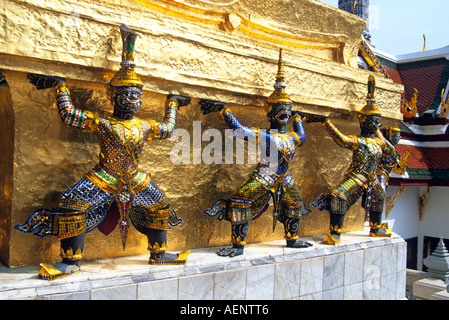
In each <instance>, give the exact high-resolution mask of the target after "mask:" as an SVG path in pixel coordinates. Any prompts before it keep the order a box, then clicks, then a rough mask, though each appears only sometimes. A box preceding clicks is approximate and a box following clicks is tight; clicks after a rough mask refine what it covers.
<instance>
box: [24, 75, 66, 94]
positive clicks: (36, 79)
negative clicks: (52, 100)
mask: <svg viewBox="0 0 449 320" xmlns="http://www.w3.org/2000/svg"><path fill="white" fill-rule="evenodd" d="M27 78H28V80H29V81H30V83H31V84H33V85H35V86H36V88H37V90H42V89H48V88H52V87H56V86H57V85H58V84H61V83H65V79H64V78H61V77H52V76H44V75H42V74H34V73H29V74H28V75H27Z"/></svg>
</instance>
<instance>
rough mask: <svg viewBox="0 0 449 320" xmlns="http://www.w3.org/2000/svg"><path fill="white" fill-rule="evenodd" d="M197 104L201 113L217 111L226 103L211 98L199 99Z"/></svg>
mask: <svg viewBox="0 0 449 320" xmlns="http://www.w3.org/2000/svg"><path fill="white" fill-rule="evenodd" d="M199 104H200V106H201V111H202V112H203V114H208V113H212V112H218V111H221V110H223V108H225V107H226V103H224V102H219V101H213V100H200V102H199Z"/></svg>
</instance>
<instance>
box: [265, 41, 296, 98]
mask: <svg viewBox="0 0 449 320" xmlns="http://www.w3.org/2000/svg"><path fill="white" fill-rule="evenodd" d="M285 87H286V84H285V73H284V61H283V58H282V49H279V61H278V71H277V74H276V82H275V83H274V92H273V93H272V94H271V95H270V96H269V97H268V103H292V100H291V99H290V97H289V96H288V94H287V93H286V92H285Z"/></svg>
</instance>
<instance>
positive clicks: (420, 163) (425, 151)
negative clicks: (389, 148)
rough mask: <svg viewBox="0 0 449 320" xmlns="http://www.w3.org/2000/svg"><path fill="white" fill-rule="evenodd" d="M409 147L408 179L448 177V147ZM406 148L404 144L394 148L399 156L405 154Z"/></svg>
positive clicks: (434, 179)
mask: <svg viewBox="0 0 449 320" xmlns="http://www.w3.org/2000/svg"><path fill="white" fill-rule="evenodd" d="M409 147H410V156H409V158H408V161H407V173H408V176H409V178H408V179H412V180H417V179H424V180H433V181H436V180H447V179H449V147H448V148H425V147H416V146H409ZM407 149H408V146H406V145H398V146H396V150H397V151H398V153H399V154H400V155H401V156H404V155H405V154H406V152H407ZM405 180H407V179H405ZM448 182H449V181H448Z"/></svg>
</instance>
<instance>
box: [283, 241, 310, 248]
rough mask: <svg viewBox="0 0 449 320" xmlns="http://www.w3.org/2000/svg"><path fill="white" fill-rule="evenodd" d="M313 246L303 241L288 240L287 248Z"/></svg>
mask: <svg viewBox="0 0 449 320" xmlns="http://www.w3.org/2000/svg"><path fill="white" fill-rule="evenodd" d="M312 246H313V244H312V243H310V242H307V241H301V240H287V247H289V248H298V249H301V248H308V247H312Z"/></svg>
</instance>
